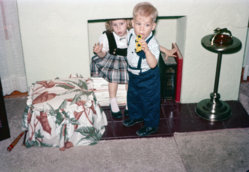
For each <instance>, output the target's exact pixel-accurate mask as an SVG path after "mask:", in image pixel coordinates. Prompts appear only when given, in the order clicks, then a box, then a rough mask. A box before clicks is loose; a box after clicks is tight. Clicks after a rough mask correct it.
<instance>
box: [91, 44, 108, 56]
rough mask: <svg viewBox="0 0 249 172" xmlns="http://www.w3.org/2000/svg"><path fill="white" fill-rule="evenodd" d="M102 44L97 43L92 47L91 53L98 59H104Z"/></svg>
mask: <svg viewBox="0 0 249 172" xmlns="http://www.w3.org/2000/svg"><path fill="white" fill-rule="evenodd" d="M102 49H103V44H100V43H97V44H94V46H93V52H94V53H96V54H97V55H98V56H99V57H104V56H105V55H106V53H105V52H104V51H102Z"/></svg>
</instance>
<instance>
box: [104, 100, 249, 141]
mask: <svg viewBox="0 0 249 172" xmlns="http://www.w3.org/2000/svg"><path fill="white" fill-rule="evenodd" d="M227 103H228V104H229V105H230V107H231V111H232V115H231V116H230V118H229V119H228V120H225V121H221V122H210V121H207V120H204V119H202V118H200V117H199V116H197V115H196V113H195V107H196V103H191V104H179V103H174V102H171V101H162V103H161V114H160V125H159V130H158V132H157V133H155V134H152V135H150V136H148V137H169V136H173V135H174V133H175V132H193V131H207V130H217V129H228V128H245V127H249V116H248V115H247V112H246V111H245V109H244V108H243V106H242V105H241V103H240V102H239V101H227ZM102 108H103V110H104V111H105V113H106V115H107V119H108V126H107V127H106V132H105V134H104V135H103V137H102V139H104V140H109V139H127V138H137V137H138V136H137V135H136V131H137V130H138V129H140V128H141V127H142V125H143V124H142V123H141V124H137V125H135V126H132V127H129V128H127V127H124V126H123V125H122V121H123V120H124V116H123V118H122V119H120V120H116V119H113V118H112V116H111V113H110V108H109V107H102ZM121 110H122V112H123V111H124V107H122V109H121Z"/></svg>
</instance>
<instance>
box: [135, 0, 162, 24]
mask: <svg viewBox="0 0 249 172" xmlns="http://www.w3.org/2000/svg"><path fill="white" fill-rule="evenodd" d="M137 15H141V16H145V17H148V16H151V18H152V21H153V22H156V19H157V15H158V12H157V9H156V8H155V7H154V6H153V5H152V4H151V3H149V2H140V3H138V4H137V5H136V6H135V7H134V9H133V18H136V16H137Z"/></svg>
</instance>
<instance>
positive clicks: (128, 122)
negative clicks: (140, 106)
mask: <svg viewBox="0 0 249 172" xmlns="http://www.w3.org/2000/svg"><path fill="white" fill-rule="evenodd" d="M143 121H144V120H143V119H126V120H124V121H123V125H124V126H125V127H131V126H133V125H135V124H137V123H140V122H143Z"/></svg>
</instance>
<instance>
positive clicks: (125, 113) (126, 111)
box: [124, 109, 129, 117]
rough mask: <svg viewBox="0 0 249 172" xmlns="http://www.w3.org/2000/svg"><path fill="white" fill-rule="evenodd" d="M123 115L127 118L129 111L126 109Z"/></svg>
mask: <svg viewBox="0 0 249 172" xmlns="http://www.w3.org/2000/svg"><path fill="white" fill-rule="evenodd" d="M124 115H125V116H127V117H128V116H129V111H128V110H127V109H125V110H124Z"/></svg>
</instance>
